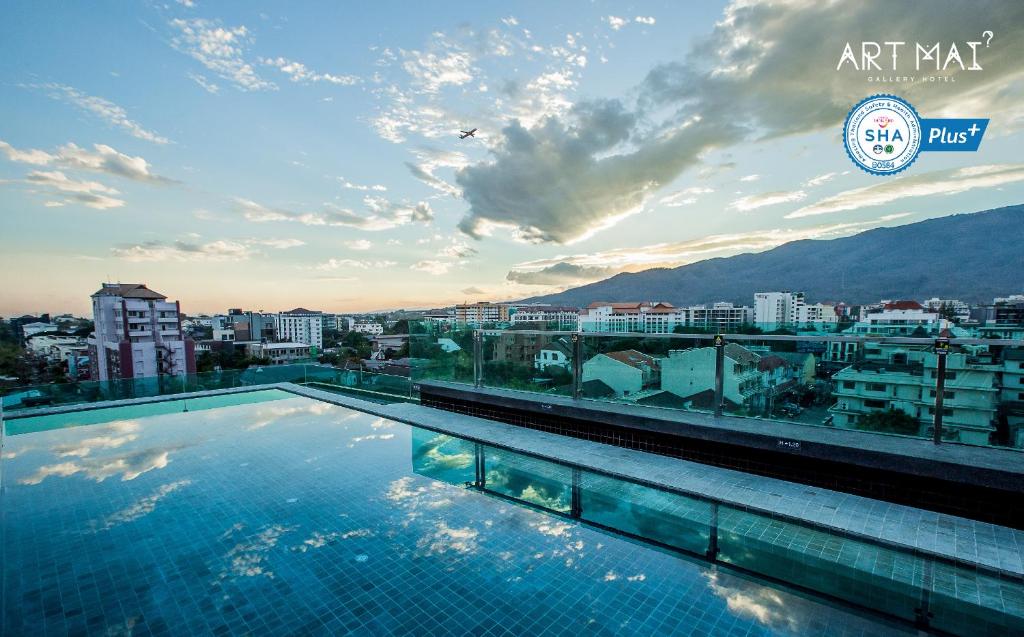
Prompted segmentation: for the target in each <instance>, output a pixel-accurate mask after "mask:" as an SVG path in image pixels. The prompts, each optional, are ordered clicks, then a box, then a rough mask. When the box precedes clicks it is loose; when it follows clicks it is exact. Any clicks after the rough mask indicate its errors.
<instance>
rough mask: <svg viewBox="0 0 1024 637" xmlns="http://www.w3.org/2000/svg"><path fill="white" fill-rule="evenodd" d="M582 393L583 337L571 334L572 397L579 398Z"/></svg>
mask: <svg viewBox="0 0 1024 637" xmlns="http://www.w3.org/2000/svg"><path fill="white" fill-rule="evenodd" d="M582 393H583V339H582V338H580V335H579V334H573V335H572V398H573V400H579V398H580V395H581V394H582Z"/></svg>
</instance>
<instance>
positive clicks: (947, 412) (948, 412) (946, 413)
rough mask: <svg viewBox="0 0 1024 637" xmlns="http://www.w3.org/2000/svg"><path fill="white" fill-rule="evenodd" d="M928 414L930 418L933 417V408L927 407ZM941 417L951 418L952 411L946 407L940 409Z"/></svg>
mask: <svg viewBox="0 0 1024 637" xmlns="http://www.w3.org/2000/svg"><path fill="white" fill-rule="evenodd" d="M928 414H929V415H930V416H934V415H935V408H934V407H929V408H928ZM942 415H943V416H952V415H953V410H952V409H950V408H948V407H944V408H943V409H942Z"/></svg>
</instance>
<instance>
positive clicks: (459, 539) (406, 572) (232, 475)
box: [0, 392, 914, 636]
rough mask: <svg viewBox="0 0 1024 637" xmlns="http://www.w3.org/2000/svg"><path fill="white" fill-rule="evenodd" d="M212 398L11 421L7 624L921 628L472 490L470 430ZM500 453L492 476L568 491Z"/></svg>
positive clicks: (92, 628) (536, 488)
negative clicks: (464, 433) (460, 433)
mask: <svg viewBox="0 0 1024 637" xmlns="http://www.w3.org/2000/svg"><path fill="white" fill-rule="evenodd" d="M257 394H262V396H259V395H257ZM204 400H205V399H193V400H189V401H188V404H187V406H188V409H189V411H187V412H185V411H182V407H183V405H182V404H181V401H174V402H172V403H161V407H159V408H156V412H159V413H155V412H154V411H153V410H152V408H151V409H150V410H147V409H142V408H135V409H130V408H124V409H126V410H127V411H120V412H118V411H114V410H102V411H83V412H76V413H74V414H70V415H69V414H65V415H62V416H60V417H55V416H49V417H42V418H37V419H20V420H15V421H11V422H8V423H6V424H7V431H6V434H7V435H6V436H5V437H4V441H3V460H2V464H0V470H2V481H3V482H2V484H3V494H2V497H0V507H2V528H0V532H2V538H0V540H2V542H0V544H2V551H3V554H2V557H3V564H4V567H3V577H4V582H3V584H4V593H5V594H4V600H3V609H2V612H3V634H4V635H57V634H76V633H81V634H86V633H87V634H102V635H116V634H124V635H129V634H131V635H148V634H167V635H186V634H197V635H199V634H202V635H208V634H215V635H225V634H273V635H307V634H323V635H333V634H360V635H390V634H396V635H430V636H434V635H548V634H550V635H561V634H565V635H580V634H593V635H655V634H658V635H661V634H664V635H670V634H676V635H829V636H844V635H864V636H867V635H879V636H881V635H894V634H914V633H912V632H911V631H909V630H906V629H905V628H903V625H902V624H900V625H897V624H890V623H887V622H885V621H884V620H882V619H879V618H876V617H874V616H866V615H863V614H861V613H858V612H855V611H853V610H851V609H848V608H845V607H837V606H835V605H832V604H830V603H828V602H826V601H823V600H820V599H816V598H813V597H811V596H808V595H805V594H802V593H797V592H794V591H791V590H788V589H786V588H784V587H782V586H780V585H776V584H770V583H766V582H763V581H759V580H756V579H753V578H750V577H747V576H745V575H740V574H737V573H735V572H732V571H729V570H727V569H723V568H717V567H715V566H713V565H710V564H707V563H703V562H700V561H699V560H694V559H687V558H683V557H681V556H680V555H678V554H676V553H673V552H670V551H666V550H663V549H659V548H656V547H653V546H650V545H646V544H643V543H640V542H637V541H633V540H630V539H628V538H625V537H621V536H618V535H615V534H612V533H607V532H604V531H602V530H599V529H596V528H594V527H591V526H588V525H585V524H580V523H578V522H576V521H573V520H571V519H568V518H565V517H559V516H557V515H552V514H549V513H545V512H542V511H539V510H535V509H533V508H530V507H527V506H522V505H517V504H515V503H512V502H509V501H506V500H504V499H502V498H501V497H496V496H490V495H486V494H483V493H481V492H479V491H478V490H474V489H472V488H467V487H466V486H464V483H465V482H468V481H469V480H465V481H464V480H463V479H462V477H463V476H467V475H468V476H472V474H473V470H474V467H473V463H474V458H473V455H472V454H471V453H468V452H467V451H466V450H467V449H468V448H469V446H470V445H471V443H466V442H465V441H459V440H458V439H452V438H450V437H449V436H444V435H442V434H438V433H435V432H432V431H428V430H425V429H419V428H415V427H411V426H409V425H405V424H402V423H397V422H394V421H390V420H386V419H383V418H378V417H375V416H373V415H370V414H366V413H363V412H359V411H354V410H350V409H346V408H343V407H339V406H335V405H331V404H328V403H324V402H320V401H316V400H313V399H309V398H300V397H293V396H292V395H290V394H287V393H285V392H256V393H254V394H253V395H252V396H249V399H248V400H241V399H235V400H234V401H220V402H217V401H213V402H210V403H204V402H203V401H204ZM238 403H242V404H238ZM48 419H49V420H48ZM453 440H454V443H453ZM459 443H463V444H459ZM491 460H492V461H491V463H490V465H489V466H490V468H489V469H488V473H487V482H488V484H489V485H491V486H492V487H493V488H494V489H495V490H496V491H499V492H500V491H501V490H502V489H514V490H515V492H516V493H517V495H518V496H521V497H522V499H525V500H530V499H531V498H533V499H534V500H535V502H536V503H537V504H539V505H545V506H548V508H552V509H554V510H561V509H560V507H562V506H563V494H561V493H555V492H552V490H551V489H549V488H548V487H549V485H548V484H547V483H545V481H544V480H542V479H540V480H538V481H537V483H536V484H525V483H523V476H524V475H529V474H528V472H526V473H524V472H523V471H506V470H504V469H503V466H504V465H503V464H502V459H501V458H500V457H497V456H496V457H495V458H492V459H491ZM510 462H511V461H510ZM470 479H471V478H470Z"/></svg>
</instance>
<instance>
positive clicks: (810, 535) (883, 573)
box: [718, 505, 925, 621]
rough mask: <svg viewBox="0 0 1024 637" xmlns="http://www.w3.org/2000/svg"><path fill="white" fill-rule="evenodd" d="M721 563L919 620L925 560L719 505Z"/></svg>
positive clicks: (905, 617) (904, 617)
mask: <svg viewBox="0 0 1024 637" xmlns="http://www.w3.org/2000/svg"><path fill="white" fill-rule="evenodd" d="M718 548H719V559H720V560H722V561H723V562H726V563H728V564H734V565H736V566H739V567H742V568H745V569H748V570H750V571H753V572H755V573H764V574H768V575H770V576H772V577H775V578H778V579H780V580H783V581H786V582H790V583H793V584H796V585H798V586H803V587H806V588H808V589H811V590H815V591H820V592H822V593H824V594H826V595H832V596H834V597H838V598H840V599H844V600H847V601H849V602H852V603H854V604H859V605H861V606H866V607H868V608H873V609H876V610H878V611H879V612H883V613H889V614H892V615H895V616H897V617H902V618H903V619H907V620H911V621H913V620H914V619H915V618H916V616H917V615H916V612H917V609H919V608H920V607H921V586H922V584H923V582H924V564H925V562H924V560H923V559H922V558H920V557H916V556H914V555H910V554H907V553H902V552H898V551H895V550H892V549H887V548H884V547H881V546H877V545H874V544H869V543H866V542H861V541H858V540H853V539H849V538H844V537H841V536H836V535H832V534H830V533H827V532H825V531H822V530H817V529H811V528H808V527H804V526H800V525H797V524H793V523H790V522H785V521H783V520H778V519H774V518H768V517H765V516H762V515H759V514H755V513H750V512H747V511H743V510H740V509H735V508H732V507H729V506H726V505H719V514H718Z"/></svg>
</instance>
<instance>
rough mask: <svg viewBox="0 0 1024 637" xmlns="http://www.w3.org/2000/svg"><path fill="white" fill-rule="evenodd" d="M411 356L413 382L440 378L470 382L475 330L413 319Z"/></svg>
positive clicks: (411, 324)
mask: <svg viewBox="0 0 1024 637" xmlns="http://www.w3.org/2000/svg"><path fill="white" fill-rule="evenodd" d="M409 329H410V331H413V330H415V333H413V334H410V336H409V356H410V357H411V358H412V379H413V382H416V381H420V380H440V381H448V382H456V383H470V384H472V383H473V382H474V379H473V330H470V329H460V330H455V329H448V326H447V325H443V326H436V325H427V324H423V323H410V324H409Z"/></svg>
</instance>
